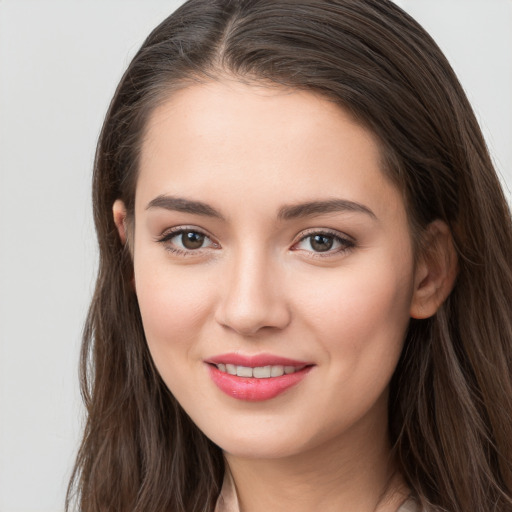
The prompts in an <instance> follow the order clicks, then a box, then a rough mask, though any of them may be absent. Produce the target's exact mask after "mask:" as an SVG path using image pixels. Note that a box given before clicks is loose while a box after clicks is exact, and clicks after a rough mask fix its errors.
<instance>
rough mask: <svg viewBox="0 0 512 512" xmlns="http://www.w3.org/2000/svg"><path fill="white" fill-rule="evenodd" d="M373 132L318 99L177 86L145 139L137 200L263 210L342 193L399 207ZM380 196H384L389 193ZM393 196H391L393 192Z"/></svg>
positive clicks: (228, 85) (261, 88)
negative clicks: (172, 198) (239, 203)
mask: <svg viewBox="0 0 512 512" xmlns="http://www.w3.org/2000/svg"><path fill="white" fill-rule="evenodd" d="M381 160H382V159H381V154H380V149H379V144H378V142H377V140H376V138H375V137H374V135H373V134H372V133H371V132H370V131H369V130H367V129H365V128H364V127H362V126H361V125H360V124H358V123H357V122H356V121H355V120H354V119H353V118H352V116H350V115H349V114H348V113H347V112H346V111H344V110H343V109H342V108H340V107H339V106H338V105H336V104H335V103H334V102H332V101H329V100H328V99H326V98H325V97H323V96H321V95H319V94H314V93H311V92H307V91H299V90H295V89H289V88H284V87H280V86H266V85H261V84H250V85H248V84H242V83H239V82H236V81H218V82H210V83H205V84H195V85H191V86H189V87H186V88H184V89H181V90H179V91H177V92H174V93H173V94H172V95H170V97H169V98H168V99H167V101H165V102H163V103H162V104H161V105H160V106H159V107H158V108H157V109H156V110H155V111H154V112H153V114H152V116H151V117H150V119H149V121H148V126H147V129H146V134H145V137H144V140H143V144H142V152H141V160H140V174H139V180H138V181H139V182H138V186H137V197H138V199H137V200H138V201H139V202H140V201H150V200H151V199H153V197H155V196H157V195H160V194H169V195H176V194H178V195H192V196H194V198H196V199H197V198H199V197H198V196H201V197H200V199H208V200H209V202H212V201H213V202H216V201H219V202H225V201H226V200H227V199H232V197H233V195H235V196H236V197H238V198H240V199H242V200H244V201H248V202H250V201H255V202H258V201H259V202H260V203H264V204H265V205H267V206H269V207H270V205H271V204H274V203H275V205H276V207H277V203H278V202H279V201H281V202H287V203H289V202H294V201H303V200H311V199H317V198H318V197H317V196H321V198H326V196H330V195H335V196H342V197H343V198H344V199H349V200H362V199H366V200H370V201H371V202H372V203H374V207H376V208H377V209H379V208H383V209H386V208H390V207H393V205H394V203H396V205H395V206H398V207H402V206H403V205H402V204H401V200H400V199H399V198H397V195H398V194H397V191H396V189H395V187H394V186H393V185H392V184H391V183H390V182H389V180H388V179H387V178H386V177H385V175H384V173H383V172H382V164H381ZM386 195H387V197H386ZM391 196H393V197H391Z"/></svg>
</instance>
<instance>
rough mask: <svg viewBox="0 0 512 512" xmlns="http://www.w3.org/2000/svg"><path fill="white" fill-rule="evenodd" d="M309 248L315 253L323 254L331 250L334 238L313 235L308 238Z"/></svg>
mask: <svg viewBox="0 0 512 512" xmlns="http://www.w3.org/2000/svg"><path fill="white" fill-rule="evenodd" d="M309 238H310V242H309V243H310V244H311V248H312V249H313V250H314V251H316V252H325V251H329V250H330V249H332V246H333V245H334V237H333V236H327V235H314V236H311V237H309Z"/></svg>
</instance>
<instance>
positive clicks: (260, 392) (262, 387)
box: [208, 365, 312, 402]
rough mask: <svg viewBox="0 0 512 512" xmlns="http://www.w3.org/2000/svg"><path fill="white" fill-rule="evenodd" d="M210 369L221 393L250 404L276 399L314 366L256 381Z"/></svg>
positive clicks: (213, 368) (210, 367)
mask: <svg viewBox="0 0 512 512" xmlns="http://www.w3.org/2000/svg"><path fill="white" fill-rule="evenodd" d="M208 367H209V371H210V377H211V378H212V380H213V382H214V383H215V384H216V386H217V387H218V388H219V389H220V390H221V391H223V392H224V393H226V395H228V396H230V397H232V398H236V399H237V400H246V401H248V402H262V401H263V400H270V399H271V398H275V397H276V396H278V395H280V394H281V393H283V392H285V391H286V390H287V389H290V388H291V387H293V386H295V385H296V384H298V383H299V382H300V381H301V380H302V379H303V378H304V377H305V376H306V375H307V374H308V373H309V371H310V370H311V368H312V366H306V367H305V368H303V369H302V370H299V371H297V372H295V373H289V374H288V375H286V374H285V375H281V377H270V378H267V379H256V378H254V377H237V376H236V375H231V374H229V373H225V372H221V371H220V370H219V369H217V367H216V366H214V365H208Z"/></svg>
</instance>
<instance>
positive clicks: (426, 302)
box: [410, 220, 458, 319]
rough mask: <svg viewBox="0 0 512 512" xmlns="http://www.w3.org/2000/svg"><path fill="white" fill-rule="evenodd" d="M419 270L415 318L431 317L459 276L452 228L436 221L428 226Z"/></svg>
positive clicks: (413, 313)
mask: <svg viewBox="0 0 512 512" xmlns="http://www.w3.org/2000/svg"><path fill="white" fill-rule="evenodd" d="M422 245H423V250H422V253H421V254H420V256H419V258H418V263H417V266H416V271H415V282H414V294H413V298H412V302H411V310H410V316H411V317H412V318H417V319H423V318H429V317H431V316H432V315H434V314H435V313H436V311H437V310H438V309H439V307H440V306H441V304H442V303H443V302H444V301H445V300H446V298H447V297H448V295H450V293H451V291H452V289H453V286H454V284H455V279H456V277H457V270H458V265H457V253H456V251H455V247H454V245H453V239H452V234H451V232H450V228H449V227H448V226H447V225H446V223H444V222H443V221H440V220H436V221H434V222H432V223H431V224H429V225H428V227H427V229H426V233H425V239H424V243H423V244H422Z"/></svg>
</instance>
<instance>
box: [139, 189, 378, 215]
mask: <svg viewBox="0 0 512 512" xmlns="http://www.w3.org/2000/svg"><path fill="white" fill-rule="evenodd" d="M151 208H163V209H165V210H171V211H177V212H184V213H191V214H194V215H203V216H206V217H214V218H216V219H220V220H225V218H224V216H223V215H222V214H221V213H220V212H219V211H218V210H216V209H215V208H213V207H212V206H210V205H209V204H207V203H203V202H202V201H194V200H191V199H185V198H183V197H175V196H167V195H160V196H157V197H155V198H154V199H153V200H151V201H150V202H149V203H148V205H147V206H146V210H149V209H151ZM336 212H356V213H364V214H366V215H369V216H370V217H372V218H373V219H376V218H377V216H376V215H375V214H374V213H373V212H372V211H371V210H370V208H368V207H367V206H365V205H363V204H361V203H356V202H354V201H348V200H346V199H329V200H326V201H309V202H306V203H299V204H294V205H286V206H283V207H282V208H280V209H279V213H278V215H277V217H278V219H281V220H291V219H296V218H301V217H316V216H320V215H324V214H327V213H336Z"/></svg>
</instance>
